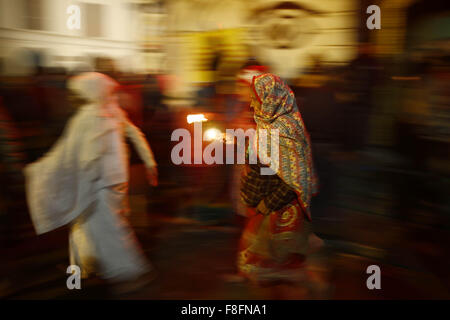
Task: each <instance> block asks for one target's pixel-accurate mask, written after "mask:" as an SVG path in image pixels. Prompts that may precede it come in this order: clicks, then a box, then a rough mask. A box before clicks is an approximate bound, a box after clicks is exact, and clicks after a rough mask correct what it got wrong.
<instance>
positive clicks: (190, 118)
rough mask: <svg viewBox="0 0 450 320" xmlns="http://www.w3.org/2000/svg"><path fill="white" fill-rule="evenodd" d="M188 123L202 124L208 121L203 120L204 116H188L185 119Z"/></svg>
mask: <svg viewBox="0 0 450 320" xmlns="http://www.w3.org/2000/svg"><path fill="white" fill-rule="evenodd" d="M186 119H187V122H188V123H194V122H203V121H208V119H206V118H205V115H204V114H202V113H200V114H188V116H187V117H186Z"/></svg>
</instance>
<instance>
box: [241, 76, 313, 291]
mask: <svg viewBox="0 0 450 320" xmlns="http://www.w3.org/2000/svg"><path fill="white" fill-rule="evenodd" d="M252 91H253V92H252V95H253V97H252V102H251V108H252V109H254V118H255V121H256V124H257V132H258V135H259V134H261V132H262V131H263V130H269V131H270V132H272V134H273V132H275V131H274V130H276V131H278V136H279V147H278V148H274V149H272V148H270V141H272V139H270V138H269V139H267V140H268V142H267V144H268V148H267V149H268V150H271V153H272V154H270V157H269V156H268V155H267V154H266V152H256V147H255V145H257V143H255V144H252V146H253V147H251V148H249V154H252V152H254V154H257V160H258V161H257V163H256V164H248V165H247V170H246V173H245V174H244V175H243V176H242V183H241V199H242V201H243V202H244V204H245V205H247V207H248V209H249V210H248V211H249V221H248V224H247V226H246V228H245V230H244V232H243V235H242V238H241V242H240V248H239V256H238V268H239V271H240V273H241V275H243V276H244V277H246V278H249V279H250V280H254V281H256V282H266V281H269V282H270V281H274V280H295V277H296V275H300V273H299V272H298V271H299V270H301V269H302V268H301V267H302V266H303V265H304V260H305V255H306V253H307V250H308V240H310V239H309V237H310V235H311V232H310V221H311V213H310V201H311V197H312V196H313V195H314V194H315V193H316V191H317V179H316V175H315V173H314V168H313V163H312V155H311V144H310V141H309V136H308V133H307V131H306V128H305V126H304V124H303V120H302V117H301V115H300V112H299V111H298V108H297V105H296V101H295V97H294V94H293V93H292V91H291V89H290V88H289V87H288V86H287V85H286V84H285V83H284V82H283V81H282V80H281V79H280V78H279V77H277V76H275V75H273V74H268V73H266V74H262V75H260V76H256V77H254V78H253V82H252ZM257 141H258V139H255V142H257ZM260 147H261V146H260ZM260 149H261V148H260ZM269 163H270V167H271V168H273V174H272V175H264V174H261V172H262V171H261V169H262V168H263V167H264V165H263V164H269Z"/></svg>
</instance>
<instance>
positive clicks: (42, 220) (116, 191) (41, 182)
mask: <svg viewBox="0 0 450 320" xmlns="http://www.w3.org/2000/svg"><path fill="white" fill-rule="evenodd" d="M68 87H69V89H70V91H71V93H72V94H73V95H75V96H77V98H78V99H81V101H83V103H81V107H80V108H79V110H78V111H77V113H76V114H75V115H74V116H73V117H72V119H70V121H69V123H68V124H67V126H66V128H65V131H64V133H63V135H62V137H61V138H60V139H59V140H58V141H57V143H56V144H55V145H54V147H53V148H52V149H51V150H50V152H48V154H46V155H45V156H44V157H43V158H41V159H40V160H38V161H37V162H35V163H32V164H30V165H29V166H27V167H26V168H25V176H26V184H27V200H28V204H29V207H30V212H31V217H32V220H33V224H34V226H35V229H36V232H37V233H38V234H42V233H45V232H49V231H52V230H54V229H56V228H58V227H61V226H64V225H70V235H69V248H70V260H71V264H72V265H77V266H79V267H80V269H81V274H82V278H86V277H88V276H89V275H91V274H93V273H98V274H99V275H100V276H101V277H103V278H105V279H107V280H110V281H111V282H113V283H119V284H122V283H141V282H142V281H141V279H143V278H144V279H145V278H146V275H148V274H149V271H151V265H150V264H149V262H148V261H147V260H146V258H145V256H144V255H143V253H142V252H141V250H140V247H139V245H138V243H137V241H136V239H135V236H134V233H133V231H132V230H131V228H130V226H129V225H128V223H127V221H126V220H125V218H124V217H123V213H124V211H126V210H127V202H126V196H127V191H128V190H127V187H128V159H127V156H128V154H127V148H126V144H125V136H126V137H128V138H129V139H130V140H131V141H132V142H133V144H134V145H135V147H136V150H137V152H138V154H139V156H140V157H141V159H142V160H143V162H144V163H145V166H146V168H147V173H148V178H149V181H150V183H151V184H152V185H156V184H157V171H156V163H155V160H154V157H153V154H152V152H151V149H150V147H149V145H148V144H147V142H146V140H145V138H144V136H143V134H142V133H141V131H140V130H139V129H138V128H136V127H135V126H134V125H133V124H131V123H130V121H129V120H128V119H127V117H126V115H125V114H124V112H123V111H122V110H121V109H120V107H119V105H118V104H117V97H116V95H115V90H116V89H117V87H118V83H117V82H115V81H114V80H113V79H111V78H109V77H107V76H105V75H103V74H100V73H94V72H92V73H84V74H80V75H79V76H76V77H73V78H71V79H70V80H69V82H68Z"/></svg>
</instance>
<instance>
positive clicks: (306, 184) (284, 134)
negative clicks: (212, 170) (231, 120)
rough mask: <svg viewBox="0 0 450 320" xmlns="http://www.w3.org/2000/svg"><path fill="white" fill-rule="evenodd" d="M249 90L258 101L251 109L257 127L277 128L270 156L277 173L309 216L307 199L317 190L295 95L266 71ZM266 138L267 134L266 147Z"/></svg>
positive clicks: (310, 155)
mask: <svg viewBox="0 0 450 320" xmlns="http://www.w3.org/2000/svg"><path fill="white" fill-rule="evenodd" d="M252 89H253V90H254V93H255V96H256V97H257V99H258V100H259V102H260V103H261V105H260V106H256V107H255V110H254V111H255V121H256V124H257V129H268V130H273V129H275V130H276V129H278V130H279V149H278V151H279V154H278V155H275V156H274V155H272V157H271V158H272V159H273V161H277V162H278V163H276V165H275V168H278V169H277V175H278V176H279V177H280V178H281V179H282V180H283V181H284V182H285V183H286V184H288V185H289V186H291V187H292V188H293V189H294V190H295V192H296V193H297V196H298V200H299V203H300V205H301V206H302V208H303V210H304V212H305V213H306V215H307V216H308V218H309V219H311V213H310V202H311V198H312V196H313V195H314V194H315V193H317V189H318V182H317V177H316V174H315V171H314V167H313V162H312V153H311V142H310V139H309V135H308V132H307V131H306V128H305V125H304V123H303V120H302V117H301V115H300V112H299V111H298V108H297V104H296V101H295V96H294V94H293V92H292V90H291V89H290V88H289V87H288V86H287V85H286V84H285V83H284V82H283V81H282V80H281V79H280V78H279V77H277V76H275V75H273V74H270V73H266V74H263V75H260V76H256V77H254V78H253V82H252ZM258 132H259V130H258ZM270 141H271V140H270V136H269V138H268V145H269V146H268V150H270ZM258 156H259V158H260V160H262V161H263V162H264V163H268V162H269V158H267V155H264V154H259V155H258ZM265 157H266V158H265ZM263 158H265V159H263Z"/></svg>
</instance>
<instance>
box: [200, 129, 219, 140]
mask: <svg viewBox="0 0 450 320" xmlns="http://www.w3.org/2000/svg"><path fill="white" fill-rule="evenodd" d="M222 136H223V134H222V132H221V131H220V130H219V129H216V128H209V129H208V130H206V131H205V133H204V134H203V140H205V141H214V140H221V139H222Z"/></svg>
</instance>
